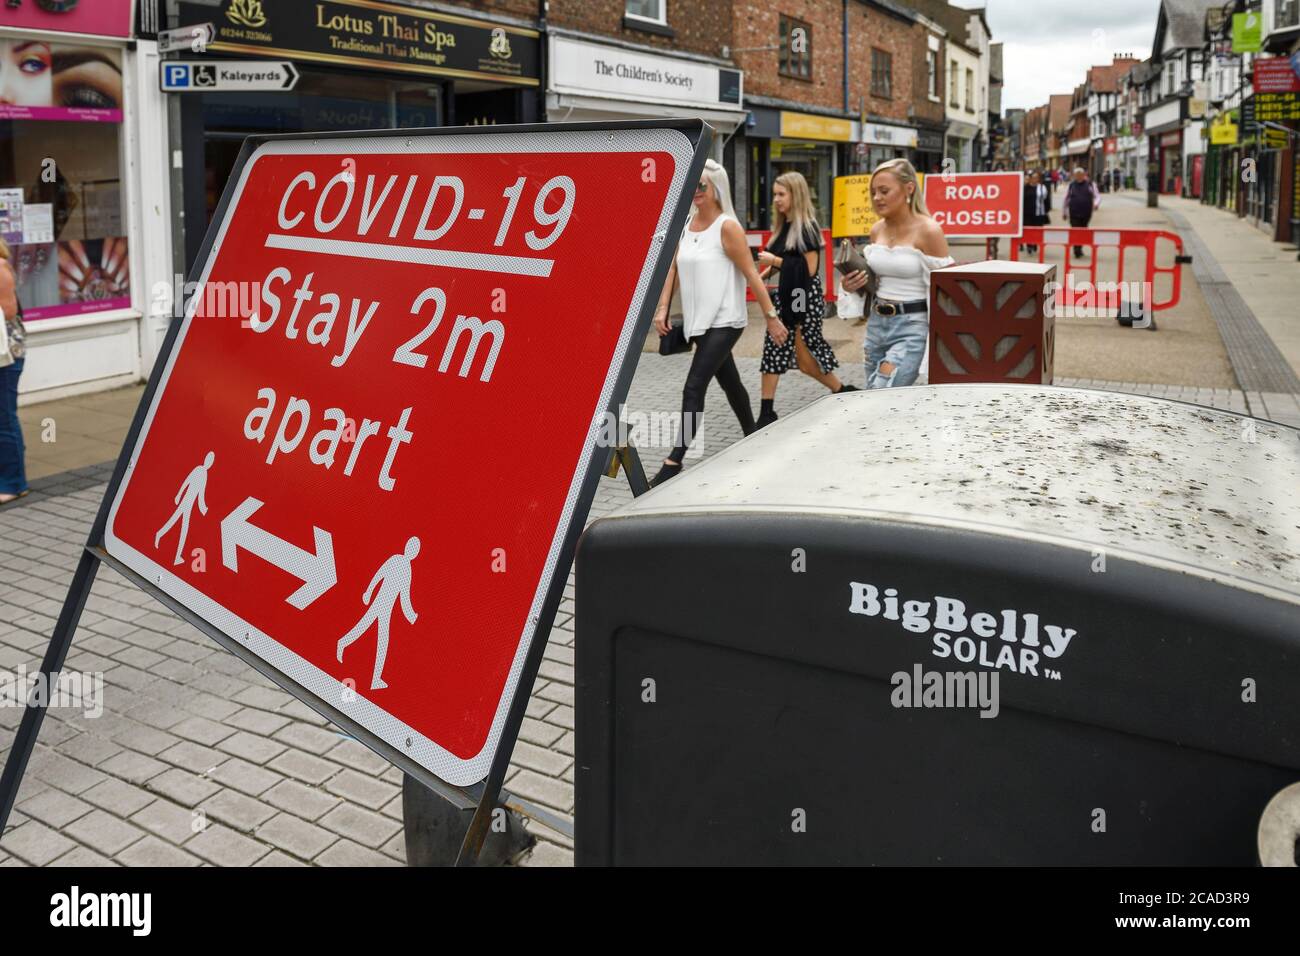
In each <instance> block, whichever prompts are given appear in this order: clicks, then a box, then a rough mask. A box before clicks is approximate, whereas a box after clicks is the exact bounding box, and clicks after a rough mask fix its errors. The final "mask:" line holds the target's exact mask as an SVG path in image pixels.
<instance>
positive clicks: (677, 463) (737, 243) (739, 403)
mask: <svg viewBox="0 0 1300 956" xmlns="http://www.w3.org/2000/svg"><path fill="white" fill-rule="evenodd" d="M674 279H677V280H679V281H680V282H681V289H682V315H683V323H682V334H683V335H684V337H685V338H686V340H687V341H688V342H692V343H694V345H695V355H694V356H693V357H692V358H691V368H690V371H689V372H687V373H686V385H685V387H684V388H683V389H682V421H681V434H680V436H679V438H678V443H677V447H676V448H674V449H673V450H672V452H670V453H669V455H668V457H667V458H665V459H664V463H663V467H661V468H660V469H659V473H658V474H657V475H655V477H654V479H653V480H652V481H651V484H652V485H658V484H660V483H661V482H664V481H667V480H668V479H669V478H672V477H673V476H674V475H677V474H679V473H680V472H681V470H682V460H683V459H684V458H685V456H686V449H687V447H688V446H689V445H690V443H691V439H692V438H694V437H695V436H696V435H697V434H699V427H700V422H701V420H702V419H703V417H704V396H705V393H706V392H708V390H709V379H711V378H716V379H717V380H718V384H719V385H721V386H722V391H723V393H724V394H725V395H726V396H727V401H728V403H730V405H731V410H732V411H733V412H735V413H736V419H737V420H738V421H739V422H740V430H741V431H742V432H743V433H744V434H746V435H748V434H749V433H750V432H752V431H753V430H754V428H755V425H754V409H753V406H752V405H750V403H749V392H748V391H746V389H745V383H744V382H743V381H742V380H741V378H740V370H739V369H737V368H736V360H735V359H734V358H732V355H731V350H732V349H733V348H735V345H736V343H737V342H738V341H739V340H740V336H741V333H743V332H744V331H745V326H746V325H748V324H749V307H748V305H747V304H746V303H745V284H746V283H748V284H749V287H750V288H751V289H752V290H754V297H755V298H756V299H757V300H758V304H759V307H760V308H761V309H762V310H763V315H764V316H765V317H766V319H767V326H768V330H769V331H770V332H771V334H773V335H775V336H779V337H780V340H781V341H782V342H784V341H785V336H786V331H785V326H783V325H782V324H781V320H780V318H779V317H778V316H777V312H776V307H775V306H774V305H773V304H772V300H771V298H769V297H768V294H767V287H766V286H764V285H763V280H762V279H761V278H759V275H758V269H757V268H756V267H755V265H754V258H753V256H752V255H751V254H750V251H749V243H748V242H747V241H746V239H745V231H744V229H742V228H741V225H740V220H738V219H737V218H736V210H735V207H733V206H732V204H731V181H730V180H729V179H728V178H727V171H726V169H724V168H723V167H722V165H721V164H719V163H717V162H715V161H713V160H711V159H710V160H707V161H706V162H705V164H704V172H703V175H702V176H701V178H700V181H699V184H698V185H697V186H696V187H695V200H694V205H693V207H692V210H691V220H690V222H689V223H687V226H686V231H685V232H683V233H682V240H681V242H680V243H679V244H678V246H677V255H676V257H675V258H674V259H673V264H672V265H671V266H670V267H669V269H668V279H667V280H666V281H665V282H664V288H663V292H662V293H661V294H660V296H659V307H658V309H657V310H656V311H655V331H656V332H658V333H659V334H660V335H661V336H664V335H668V334H669V332H670V331H671V329H670V327H669V324H668V307H669V305H670V304H671V302H672V297H673V281H674Z"/></svg>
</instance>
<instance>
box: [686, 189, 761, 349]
mask: <svg viewBox="0 0 1300 956" xmlns="http://www.w3.org/2000/svg"><path fill="white" fill-rule="evenodd" d="M726 219H730V220H731V221H732V222H735V223H736V224H737V225H739V221H738V220H737V219H736V218H735V217H733V216H728V215H727V214H726V213H723V214H721V215H720V216H718V218H717V219H715V220H714V221H713V222H712V223H710V224H709V226H708V228H707V229H704V230H703V231H701V232H691V230H690V229H687V230H686V231H684V232H683V233H682V241H681V244H680V245H679V246H678V247H677V275H678V276H679V277H680V278H681V287H682V315H683V317H684V322H683V327H682V331H683V332H684V333H685V334H686V337H687V338H688V339H693V338H695V336H697V335H703V334H704V333H705V332H707V331H708V330H709V329H718V328H733V329H743V328H744V327H745V326H746V325H747V324H748V322H749V311H748V308H747V307H746V305H745V276H744V273H742V272H741V271H740V270H739V269H737V268H736V264H735V263H734V262H732V261H731V260H730V259H729V258H728V257H727V253H726V251H725V250H724V249H723V248H722V223H723V220H726Z"/></svg>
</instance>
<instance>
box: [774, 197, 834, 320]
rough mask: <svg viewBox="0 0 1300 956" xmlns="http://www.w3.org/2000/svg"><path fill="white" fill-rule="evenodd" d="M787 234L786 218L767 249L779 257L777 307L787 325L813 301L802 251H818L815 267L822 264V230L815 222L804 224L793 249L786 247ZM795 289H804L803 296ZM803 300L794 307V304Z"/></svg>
mask: <svg viewBox="0 0 1300 956" xmlns="http://www.w3.org/2000/svg"><path fill="white" fill-rule="evenodd" d="M789 235H790V223H789V221H788V220H787V221H786V223H785V224H784V225H782V226H781V231H780V232H778V233H777V234H776V235H775V236H773V237H772V241H771V242H770V243H768V246H767V251H768V252H770V253H772V254H773V255H774V256H779V257H780V258H781V269H780V273H779V278H778V280H777V296H778V308H779V311H780V314H781V321H783V322H784V323H785V324H786V325H798V324H799V323H800V322H802V321H803V317H804V314H805V313H806V312H807V311H808V309H809V308H810V307H811V305H812V279H813V277H812V274H811V273H809V271H808V261H807V260H806V259H805V258H804V253H807V252H817V253H818V256H817V268H819V269H820V268H821V261H822V260H821V255H820V253H821V248H822V233H821V230H820V229H818V228H817V227H816V225H808V226H805V227H804V231H803V235H802V236H800V237H799V242H798V244H797V245H796V246H795V248H794V249H788V248H786V238H787V237H788V236H789ZM796 289H803V292H804V294H803V295H802V296H796V295H795V294H794V292H795V290H796ZM800 304H802V308H801V309H798V310H796V309H795V306H796V305H800Z"/></svg>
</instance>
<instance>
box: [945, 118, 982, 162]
mask: <svg viewBox="0 0 1300 956" xmlns="http://www.w3.org/2000/svg"><path fill="white" fill-rule="evenodd" d="M979 133H980V128H979V127H978V126H976V125H975V124H974V123H962V122H958V121H956V120H949V121H948V132H947V139H946V146H945V148H944V158H945V159H951V160H952V161H953V162H954V163H955V164H956V168H955V169H954V170H953V171H954V172H958V173H969V172H972V171H973V170H974V169H975V139H976V137H978V136H979Z"/></svg>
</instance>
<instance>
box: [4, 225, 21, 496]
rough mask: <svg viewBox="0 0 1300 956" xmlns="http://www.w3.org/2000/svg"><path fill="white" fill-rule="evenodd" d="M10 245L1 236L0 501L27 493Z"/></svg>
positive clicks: (18, 328)
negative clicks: (19, 416) (19, 401)
mask: <svg viewBox="0 0 1300 956" xmlns="http://www.w3.org/2000/svg"><path fill="white" fill-rule="evenodd" d="M17 286H18V283H17V279H15V277H14V271H13V268H12V267H11V266H10V263H9V245H8V243H6V242H5V241H4V240H3V239H0V505H6V504H8V503H9V502H11V501H16V500H18V499H19V498H21V497H23V496H24V495H26V494H27V469H26V465H25V463H24V458H25V456H26V448H25V447H24V445H23V427H22V423H21V422H20V421H19V420H18V377H19V376H20V375H22V374H23V365H24V363H25V361H26V359H25V358H24V356H25V355H26V349H25V346H24V338H25V336H26V330H25V329H24V328H23V310H22V306H21V305H19V303H18V292H17Z"/></svg>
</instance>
